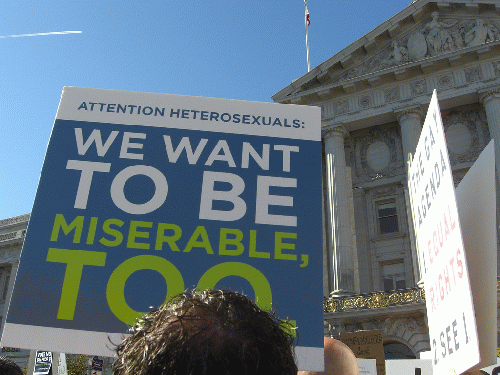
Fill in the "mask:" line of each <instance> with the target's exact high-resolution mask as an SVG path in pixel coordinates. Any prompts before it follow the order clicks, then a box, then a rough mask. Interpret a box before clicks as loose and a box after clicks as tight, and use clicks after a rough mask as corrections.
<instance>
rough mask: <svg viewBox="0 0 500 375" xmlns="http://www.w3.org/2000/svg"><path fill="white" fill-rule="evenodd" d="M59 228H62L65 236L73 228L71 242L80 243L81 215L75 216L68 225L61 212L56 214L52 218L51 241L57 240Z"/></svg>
mask: <svg viewBox="0 0 500 375" xmlns="http://www.w3.org/2000/svg"><path fill="white" fill-rule="evenodd" d="M59 229H62V230H63V232H64V234H65V235H66V236H67V235H68V234H69V233H70V232H71V231H72V230H73V229H74V230H75V234H74V236H73V243H80V239H81V238H82V231H83V216H77V217H76V218H75V219H74V220H73V221H72V222H71V223H70V224H69V225H68V224H67V223H66V219H65V218H64V216H63V215H62V214H57V215H56V218H55V219H54V226H53V227H52V234H51V235H50V240H51V241H57V240H58V238H59Z"/></svg>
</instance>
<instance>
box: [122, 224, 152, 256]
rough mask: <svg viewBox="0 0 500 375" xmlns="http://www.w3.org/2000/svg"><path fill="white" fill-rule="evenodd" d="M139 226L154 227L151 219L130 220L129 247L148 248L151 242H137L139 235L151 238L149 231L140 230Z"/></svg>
mask: <svg viewBox="0 0 500 375" xmlns="http://www.w3.org/2000/svg"><path fill="white" fill-rule="evenodd" d="M137 227H142V228H152V227H153V223H152V222H150V221H135V220H132V221H130V230H129V231H128V239H127V247H128V248H130V249H143V250H148V249H149V244H148V243H142V242H135V239H136V238H137V237H139V238H149V232H139V231H138V230H137Z"/></svg>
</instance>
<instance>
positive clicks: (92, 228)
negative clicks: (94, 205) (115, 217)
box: [87, 217, 97, 245]
mask: <svg viewBox="0 0 500 375" xmlns="http://www.w3.org/2000/svg"><path fill="white" fill-rule="evenodd" d="M96 228H97V218H96V217H91V218H90V227H89V233H88V234H87V245H93V244H94V238H95V230H96Z"/></svg>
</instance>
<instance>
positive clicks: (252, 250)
mask: <svg viewBox="0 0 500 375" xmlns="http://www.w3.org/2000/svg"><path fill="white" fill-rule="evenodd" d="M248 247H249V250H248V256H249V257H250V258H264V259H269V258H271V254H270V253H266V252H265V251H257V231H256V230H251V231H250V245H249V246H248Z"/></svg>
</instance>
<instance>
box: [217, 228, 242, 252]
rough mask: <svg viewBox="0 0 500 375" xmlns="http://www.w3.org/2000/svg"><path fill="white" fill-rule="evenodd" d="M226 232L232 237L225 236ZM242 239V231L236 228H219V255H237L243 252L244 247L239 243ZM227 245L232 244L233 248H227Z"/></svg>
mask: <svg viewBox="0 0 500 375" xmlns="http://www.w3.org/2000/svg"><path fill="white" fill-rule="evenodd" d="M228 234H231V235H233V236H234V238H227V236H228ZM242 239H243V232H242V231H241V230H238V229H228V228H221V229H220V239H219V255H231V256H238V255H241V254H243V251H244V250H245V247H244V246H243V244H242V243H241V240H242ZM228 245H233V246H234V247H235V248H234V249H228V248H227V246H228Z"/></svg>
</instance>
